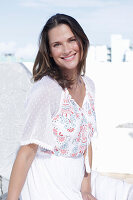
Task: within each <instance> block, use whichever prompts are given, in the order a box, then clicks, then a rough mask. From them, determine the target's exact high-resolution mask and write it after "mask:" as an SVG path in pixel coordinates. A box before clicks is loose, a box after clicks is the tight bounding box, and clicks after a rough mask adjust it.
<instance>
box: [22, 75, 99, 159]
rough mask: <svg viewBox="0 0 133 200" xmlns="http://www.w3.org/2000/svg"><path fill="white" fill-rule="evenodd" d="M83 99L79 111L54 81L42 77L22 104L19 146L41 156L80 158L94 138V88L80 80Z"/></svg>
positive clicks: (92, 85)
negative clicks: (33, 149)
mask: <svg viewBox="0 0 133 200" xmlns="http://www.w3.org/2000/svg"><path fill="white" fill-rule="evenodd" d="M83 81H84V83H85V87H86V95H85V98H84V101H83V105H82V108H81V107H80V106H79V105H78V104H77V103H76V101H75V100H74V99H73V98H72V97H71V95H70V94H69V91H68V90H67V89H66V88H65V90H63V89H62V88H61V86H60V85H59V84H58V83H57V81H55V80H53V79H52V78H50V77H49V76H44V77H43V78H42V79H41V80H39V81H37V82H35V83H34V84H33V86H32V88H31V90H30V92H29V95H28V97H27V101H26V110H25V112H26V120H25V126H24V131H23V135H22V138H21V145H26V144H30V143H35V144H37V145H39V148H40V150H41V151H42V152H45V151H52V153H53V154H55V155H57V156H65V157H80V156H82V155H83V154H84V152H85V151H86V149H87V145H88V144H89V143H90V141H91V138H92V137H93V136H94V135H96V117H95V109H94V93H95V87H94V83H93V81H92V80H91V79H90V78H88V77H86V76H84V77H83Z"/></svg>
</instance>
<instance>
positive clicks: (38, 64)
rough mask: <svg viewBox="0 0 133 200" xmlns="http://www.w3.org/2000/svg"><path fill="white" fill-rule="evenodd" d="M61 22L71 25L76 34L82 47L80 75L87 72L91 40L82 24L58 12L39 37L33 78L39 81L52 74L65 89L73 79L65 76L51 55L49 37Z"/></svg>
mask: <svg viewBox="0 0 133 200" xmlns="http://www.w3.org/2000/svg"><path fill="white" fill-rule="evenodd" d="M60 24H66V25H68V26H69V27H70V29H71V31H72V32H73V34H74V35H75V37H76V39H77V41H78V45H79V48H80V57H81V58H80V62H79V64H78V75H81V74H83V75H84V74H85V68H86V57H87V51H88V47H89V40H88V38H87V36H86V34H85V33H84V31H83V29H82V27H81V26H80V24H79V23H78V22H77V21H76V20H75V19H74V18H73V17H71V16H68V15H65V14H56V15H54V16H52V17H51V18H50V19H49V20H48V21H47V22H46V24H45V25H44V27H43V29H42V32H41V34H40V37H39V50H38V53H37V56H36V59H35V62H34V66H33V77H32V78H33V80H34V82H35V81H38V80H40V79H41V78H42V77H43V76H46V75H48V76H50V77H51V78H53V79H55V80H56V81H57V82H58V83H59V85H60V86H61V87H62V88H63V89H64V88H65V87H67V88H69V87H70V86H71V85H72V84H73V80H69V79H67V77H64V76H63V75H62V73H61V71H60V69H59V67H58V66H57V65H56V63H55V62H54V60H53V58H52V57H50V47H49V37H48V31H49V30H50V29H52V28H54V27H56V26H58V25H60Z"/></svg>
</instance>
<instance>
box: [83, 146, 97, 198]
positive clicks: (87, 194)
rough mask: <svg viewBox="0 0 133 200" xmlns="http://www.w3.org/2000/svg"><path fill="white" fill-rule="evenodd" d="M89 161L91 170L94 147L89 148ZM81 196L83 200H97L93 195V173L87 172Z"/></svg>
mask: <svg viewBox="0 0 133 200" xmlns="http://www.w3.org/2000/svg"><path fill="white" fill-rule="evenodd" d="M85 157H86V153H85V155H84V158H85ZM88 160H89V165H90V169H91V168H92V145H91V143H90V145H89V146H88ZM81 194H82V198H83V200H96V199H95V197H93V196H92V195H91V173H87V172H86V171H85V175H84V178H83V181H82V184H81Z"/></svg>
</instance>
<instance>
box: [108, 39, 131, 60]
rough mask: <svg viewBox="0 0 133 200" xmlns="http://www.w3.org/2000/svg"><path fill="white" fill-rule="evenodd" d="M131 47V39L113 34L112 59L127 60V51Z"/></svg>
mask: <svg viewBox="0 0 133 200" xmlns="http://www.w3.org/2000/svg"><path fill="white" fill-rule="evenodd" d="M129 49H130V41H129V40H128V39H123V38H122V36H121V35H111V61H112V62H125V61H126V53H127V52H128V51H129Z"/></svg>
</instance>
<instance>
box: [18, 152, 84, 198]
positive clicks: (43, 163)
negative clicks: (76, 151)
mask: <svg viewBox="0 0 133 200" xmlns="http://www.w3.org/2000/svg"><path fill="white" fill-rule="evenodd" d="M84 170H85V166H84V157H80V158H65V157H58V156H55V155H53V154H52V155H51V154H46V153H41V154H38V153H37V155H36V157H35V159H34V161H33V163H32V165H31V167H30V169H29V172H28V175H27V178H26V181H25V184H24V186H23V189H22V192H21V195H20V200H55V199H58V200H82V195H81V192H80V189H81V183H82V180H83V177H84Z"/></svg>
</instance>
